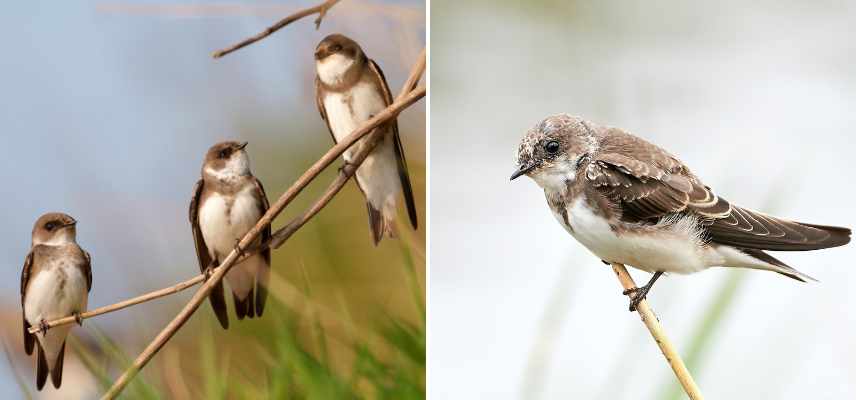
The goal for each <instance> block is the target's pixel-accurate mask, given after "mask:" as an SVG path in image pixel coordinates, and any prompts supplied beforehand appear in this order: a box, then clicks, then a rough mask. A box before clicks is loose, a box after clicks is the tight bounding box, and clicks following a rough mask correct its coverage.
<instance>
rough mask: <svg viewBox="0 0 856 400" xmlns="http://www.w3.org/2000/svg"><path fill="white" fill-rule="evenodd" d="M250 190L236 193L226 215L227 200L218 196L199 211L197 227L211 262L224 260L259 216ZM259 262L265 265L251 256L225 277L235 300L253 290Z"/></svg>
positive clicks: (259, 212)
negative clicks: (211, 259) (234, 295)
mask: <svg viewBox="0 0 856 400" xmlns="http://www.w3.org/2000/svg"><path fill="white" fill-rule="evenodd" d="M250 190H255V189H254V187H253V186H252V185H249V186H248V187H247V188H246V189H244V190H243V191H241V192H239V193H238V195H237V196H236V198H235V202H234V204H233V205H232V209H231V212H227V207H226V200H225V199H224V198H223V197H222V196H220V195H219V194H214V195H211V196H210V197H208V199H206V201H205V204H204V205H203V206H202V208H201V209H200V210H199V228H200V230H201V231H202V237H203V239H204V240H205V245H206V246H207V247H208V251H209V253H210V255H211V257H212V258H213V259H215V260H219V261H222V260H223V259H224V258H226V256H227V255H228V254H229V253H230V252H232V250H234V249H235V244H236V243H237V240H239V239H241V238H242V237H244V235H245V234H246V233H247V232H249V231H250V229H252V228H253V226H255V225H256V223H257V222H258V221H259V219H260V218H261V217H262V213H261V210H259V208H258V205H257V204H256V200H255V198H254V197H253V196H252V195H251V194H250V193H249V191H250ZM259 263H264V259H263V258H262V257H261V256H255V257H251V258H249V259H247V260H246V261H244V262H242V263H240V264H238V265H235V266H234V267H232V269H230V270H229V273H227V274H226V281H227V282H229V287H230V288H231V289H232V291H233V292H235V294H236V295H237V296H238V298H240V299H244V298H246V296H247V294H248V293H249V291H250V290H251V289H252V288H253V285H254V283H255V278H256V274H257V273H258V268H259Z"/></svg>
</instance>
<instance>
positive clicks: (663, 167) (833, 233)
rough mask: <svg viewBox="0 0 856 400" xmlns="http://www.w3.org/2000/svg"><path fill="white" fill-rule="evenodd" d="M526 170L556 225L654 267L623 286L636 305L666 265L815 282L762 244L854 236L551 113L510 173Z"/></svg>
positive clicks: (796, 245)
mask: <svg viewBox="0 0 856 400" xmlns="http://www.w3.org/2000/svg"><path fill="white" fill-rule="evenodd" d="M521 175H527V176H529V177H530V178H532V179H533V180H535V182H536V183H538V185H539V186H541V187H542V188H543V189H544V195H545V196H546V197H547V203H548V204H549V205H550V209H551V210H552V211H553V215H554V216H555V217H556V219H557V220H558V221H559V223H560V224H561V225H562V226H563V227H564V228H565V230H567V231H568V232H569V233H570V234H571V235H572V236H573V237H574V238H575V239H576V240H577V241H579V242H580V243H582V245H583V246H585V247H586V248H588V249H589V250H590V251H591V252H592V253H594V254H595V255H596V256H598V257H600V259H601V260H603V261H604V262H615V263H622V264H626V265H630V266H633V267H636V268H638V269H641V270H643V271H647V272H653V273H654V276H653V277H652V278H651V280H650V281H649V282H648V283H647V284H646V285H645V286H643V287H641V288H638V289H635V290H631V291H626V293H625V294H628V295H630V296H631V303H630V308H631V311H632V310H633V309H635V306H636V304H637V303H638V302H639V301H640V300H641V299H642V298H644V297H645V295H646V294H647V293H648V291H649V290H650V289H651V286H652V285H653V284H654V282H655V281H656V280H657V278H659V277H660V275H662V274H663V273H664V272H673V273H678V274H688V273H693V272H698V271H701V270H704V269H707V268H710V267H713V266H724V267H740V268H753V269H762V270H768V271H774V272H778V273H780V274H782V275H785V276H788V277H790V278H793V279H797V280H800V281H806V280H813V278H811V277H809V276H807V275H805V274H803V273H802V272H799V271H797V270H796V269H794V268H791V267H789V266H788V265H786V264H785V263H783V262H781V261H779V260H777V259H775V258H773V257H772V256H770V255H769V254H767V253H765V252H764V250H774V251H797V250H817V249H825V248H828V247H836V246H841V245H844V244H847V243H848V242H849V241H850V229H847V228H840V227H835V226H824V225H815V224H806V223H802V222H794V221H789V220H785V219H781V218H777V217H773V216H770V215H766V214H763V213H760V212H757V211H752V210H748V209H746V208H742V207H738V206H736V205H733V204H731V203H729V202H728V201H726V200H725V199H723V198H721V197H718V196H717V195H715V194H714V193H713V191H712V190H711V189H710V188H709V187H708V186H706V185H705V184H704V183H702V182H701V180H699V178H697V177H696V176H695V175H693V173H692V172H690V170H689V168H687V166H686V165H684V164H683V163H682V162H681V161H679V160H678V159H677V158H675V157H674V156H672V155H671V154H669V153H667V152H666V151H664V150H663V149H661V148H659V147H657V146H655V145H653V144H651V143H648V142H646V141H645V140H642V139H640V138H638V137H636V136H633V135H631V134H629V133H627V132H624V131H622V130H620V129H616V128H607V127H602V126H598V125H595V124H593V123H591V122H589V121H585V120H583V119H581V118H578V117H573V116H569V115H555V116H551V117H548V118H547V119H545V120H543V121H541V122H540V123H538V124H537V125H536V126H535V127H534V128H532V129H531V130H529V132H528V133H527V134H526V136H525V137H524V138H523V140H522V141H521V143H520V147H519V149H518V151H517V169H516V171H515V172H514V174H512V175H511V179H515V178H517V177H519V176H521Z"/></svg>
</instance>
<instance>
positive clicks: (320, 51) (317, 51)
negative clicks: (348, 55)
mask: <svg viewBox="0 0 856 400" xmlns="http://www.w3.org/2000/svg"><path fill="white" fill-rule="evenodd" d="M323 56H324V49H322V48H318V49H315V59H316V60H320V59H322V58H324V57H323Z"/></svg>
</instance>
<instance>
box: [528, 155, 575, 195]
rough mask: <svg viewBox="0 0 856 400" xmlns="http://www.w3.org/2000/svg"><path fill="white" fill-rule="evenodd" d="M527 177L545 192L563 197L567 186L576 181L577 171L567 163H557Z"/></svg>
mask: <svg viewBox="0 0 856 400" xmlns="http://www.w3.org/2000/svg"><path fill="white" fill-rule="evenodd" d="M529 176H530V177H531V178H532V180H534V181H535V183H537V184H538V186H541V188H543V189H544V191H545V192H547V193H550V194H560V195H564V194H565V193H566V192H567V191H568V184H569V183H572V182H573V181H574V180H575V179H576V176H577V170H576V168H573V166H571V165H569V163H568V162H565V161H558V162H556V163H554V164H552V165H550V166H547V167H545V168H542V169H541V170H539V171H537V172H535V173H532V174H530V175H529Z"/></svg>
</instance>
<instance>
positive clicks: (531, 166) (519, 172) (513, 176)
mask: <svg viewBox="0 0 856 400" xmlns="http://www.w3.org/2000/svg"><path fill="white" fill-rule="evenodd" d="M534 168H535V164H534V163H532V164H529V165H521V166H520V168H518V169H517V171H514V173H513V174H511V180H512V181H513V180H515V179H517V177H519V176H520V175H526V174H527V173H528V172H529V171H532V169H534Z"/></svg>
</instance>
